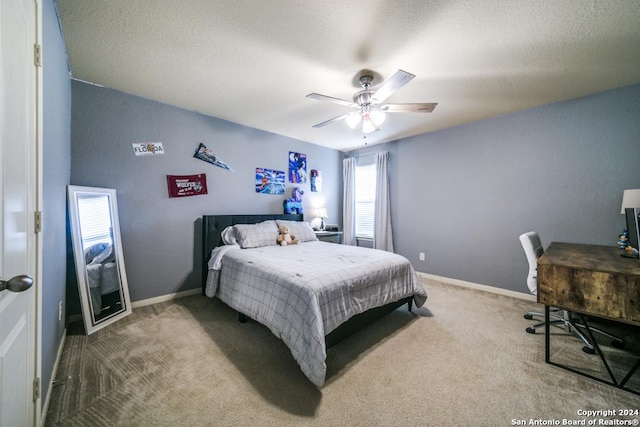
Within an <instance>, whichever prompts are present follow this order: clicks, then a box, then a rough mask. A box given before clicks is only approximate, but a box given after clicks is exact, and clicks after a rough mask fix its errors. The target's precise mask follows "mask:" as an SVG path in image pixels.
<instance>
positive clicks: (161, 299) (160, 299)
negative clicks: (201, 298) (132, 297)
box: [131, 288, 202, 308]
mask: <svg viewBox="0 0 640 427" xmlns="http://www.w3.org/2000/svg"><path fill="white" fill-rule="evenodd" d="M200 293H202V288H196V289H189V290H188V291H182V292H176V293H173V294H167V295H162V296H159V297H154V298H147V299H143V300H140V301H135V302H132V303H131V307H132V308H137V307H144V306H146V305H151V304H158V303H160V302H167V301H171V300H172V299H177V298H184V297H188V296H190V295H196V294H200Z"/></svg>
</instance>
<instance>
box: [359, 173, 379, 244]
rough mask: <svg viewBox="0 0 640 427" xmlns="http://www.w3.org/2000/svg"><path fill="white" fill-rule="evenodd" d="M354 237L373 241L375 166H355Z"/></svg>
mask: <svg viewBox="0 0 640 427" xmlns="http://www.w3.org/2000/svg"><path fill="white" fill-rule="evenodd" d="M355 181H356V182H355V184H356V185H355V187H356V197H355V199H356V215H355V217H356V237H360V238H367V239H373V215H374V208H375V203H376V165H375V163H372V164H369V165H362V166H356V180H355Z"/></svg>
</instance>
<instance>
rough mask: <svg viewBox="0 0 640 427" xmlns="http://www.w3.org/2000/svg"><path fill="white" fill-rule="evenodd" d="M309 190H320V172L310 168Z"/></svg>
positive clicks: (319, 191)
mask: <svg viewBox="0 0 640 427" xmlns="http://www.w3.org/2000/svg"><path fill="white" fill-rule="evenodd" d="M311 191H315V192H318V193H321V192H322V172H320V171H319V170H317V169H311Z"/></svg>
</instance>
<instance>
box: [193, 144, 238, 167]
mask: <svg viewBox="0 0 640 427" xmlns="http://www.w3.org/2000/svg"><path fill="white" fill-rule="evenodd" d="M193 157H195V158H196V159H200V160H203V161H205V162H207V163H211V164H212V165H216V166H218V167H220V168H222V169H226V170H228V171H231V172H233V169H231V168H230V167H229V165H227V164H226V163H225V162H224V161H222V159H221V158H220V157H218V156H216V155H215V154H214V153H213V151H212V150H211V149H209V148H207V146H206V145H204V144H203V143H202V142H201V143H200V145H199V146H198V148H196V152H195V153H194V154H193Z"/></svg>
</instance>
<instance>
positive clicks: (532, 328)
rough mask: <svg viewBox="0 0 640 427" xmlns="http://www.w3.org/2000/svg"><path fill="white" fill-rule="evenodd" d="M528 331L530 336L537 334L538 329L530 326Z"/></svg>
mask: <svg viewBox="0 0 640 427" xmlns="http://www.w3.org/2000/svg"><path fill="white" fill-rule="evenodd" d="M526 331H527V332H528V333H530V334H535V333H536V328H534V327H533V326H529V327H528V328H527V329H526Z"/></svg>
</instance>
